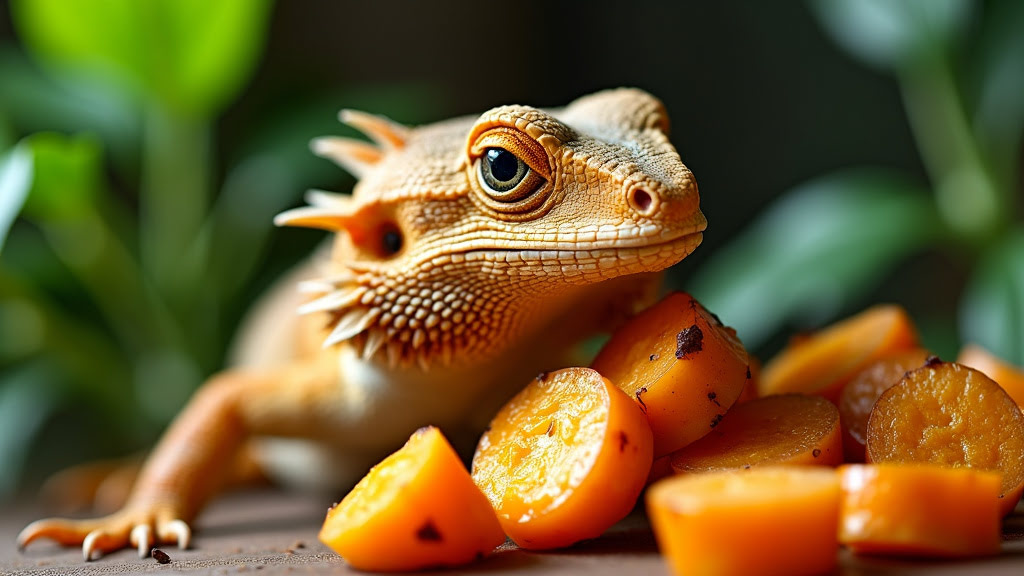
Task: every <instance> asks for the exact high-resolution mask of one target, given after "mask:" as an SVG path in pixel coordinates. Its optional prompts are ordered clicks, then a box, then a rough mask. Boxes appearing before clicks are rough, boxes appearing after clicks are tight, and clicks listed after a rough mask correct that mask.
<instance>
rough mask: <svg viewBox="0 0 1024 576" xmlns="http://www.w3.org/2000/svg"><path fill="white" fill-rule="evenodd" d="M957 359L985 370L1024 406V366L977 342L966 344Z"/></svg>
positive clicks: (982, 370) (958, 361) (1011, 396)
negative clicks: (1015, 363) (1015, 364)
mask: <svg viewBox="0 0 1024 576" xmlns="http://www.w3.org/2000/svg"><path fill="white" fill-rule="evenodd" d="M956 361H957V363H958V364H963V365H964V366H970V367H971V368H974V369H975V370H979V371H981V372H984V373H985V375H986V376H988V377H989V378H991V379H993V380H995V381H996V384H999V385H1000V386H1002V387H1003V390H1006V393H1007V394H1009V395H1010V398H1013V401H1014V402H1016V403H1017V406H1024V368H1021V367H1020V366H1014V365H1013V364H1010V363H1009V362H1006V361H1004V360H1002V359H1001V358H999V357H998V356H996V355H995V354H992V353H991V352H989V351H988V350H986V349H984V348H982V347H981V346H978V345H977V344H968V345H967V346H964V348H963V349H962V350H960V355H959V356H957V359H956Z"/></svg>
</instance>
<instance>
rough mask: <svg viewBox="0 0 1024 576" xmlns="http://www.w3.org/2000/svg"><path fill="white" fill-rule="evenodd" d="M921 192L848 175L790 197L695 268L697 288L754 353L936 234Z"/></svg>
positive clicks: (850, 295)
mask: <svg viewBox="0 0 1024 576" xmlns="http://www.w3.org/2000/svg"><path fill="white" fill-rule="evenodd" d="M936 222H937V219H936V215H935V210H934V208H933V205H932V203H931V200H930V199H929V197H928V196H927V195H926V194H925V193H924V191H923V190H921V189H920V188H918V187H917V186H914V185H912V184H911V183H909V182H907V181H906V180H905V179H903V178H899V177H896V176H894V175H892V174H889V173H884V172H868V171H861V172H848V173H840V174H836V175H832V176H827V177H824V178H821V179H818V180H814V181H812V182H809V183H807V184H805V185H803V186H801V187H799V188H797V189H794V190H792V191H791V192H789V193H788V194H786V195H785V196H783V197H782V198H781V199H780V200H779V201H777V202H776V203H775V204H774V205H772V206H771V207H769V209H768V210H766V211H765V212H763V213H762V215H761V216H760V217H759V218H758V219H757V220H755V221H754V222H753V223H752V224H751V225H750V226H749V227H748V228H747V230H746V231H745V232H744V233H743V234H742V235H741V236H739V237H737V238H736V239H735V240H733V242H732V243H731V244H729V245H727V246H726V247H725V248H724V249H722V250H720V251H719V252H718V253H716V254H715V256H714V257H712V259H711V260H710V261H709V262H706V263H705V264H704V265H703V267H702V268H701V269H700V270H698V271H697V275H696V277H695V278H694V280H693V282H692V285H691V290H692V292H693V294H694V295H695V296H696V297H697V298H698V299H700V300H701V301H702V302H703V303H704V304H705V305H706V306H707V307H708V308H709V309H710V310H713V311H715V313H717V314H718V315H719V316H720V317H722V319H723V320H725V322H726V323H728V324H730V325H732V326H733V327H735V328H736V330H737V331H738V333H739V335H740V338H741V339H742V340H743V342H744V344H746V345H747V346H749V347H752V348H753V347H756V346H758V345H759V344H761V343H762V342H763V341H764V340H765V339H766V338H768V337H769V336H771V335H772V334H773V333H775V332H776V331H777V330H778V329H780V328H781V327H782V326H783V324H784V323H786V322H787V321H793V320H797V321H799V322H800V323H804V324H819V323H820V322H822V321H824V320H826V319H828V318H829V317H831V316H834V315H835V314H836V313H838V312H839V311H840V310H841V309H842V308H843V307H844V306H849V305H850V304H851V303H852V302H853V301H854V300H855V299H856V298H857V297H858V296H859V295H861V294H862V293H863V292H864V291H865V290H867V289H869V288H871V287H872V286H874V285H875V284H876V282H877V281H878V280H879V277H880V276H882V275H883V274H885V273H886V271H887V270H889V269H891V267H892V266H894V265H895V264H896V263H898V262H899V261H900V260H902V259H904V258H906V257H907V256H908V255H909V254H911V253H913V252H914V251H916V250H918V249H919V248H921V247H922V246H923V245H925V244H926V243H927V242H928V241H929V240H930V239H932V238H934V237H935V234H936V231H937V230H936V228H937V224H936Z"/></svg>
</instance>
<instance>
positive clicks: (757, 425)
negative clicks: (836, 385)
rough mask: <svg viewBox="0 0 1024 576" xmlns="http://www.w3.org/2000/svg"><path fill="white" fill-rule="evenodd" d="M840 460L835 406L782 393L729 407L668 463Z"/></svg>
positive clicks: (682, 466) (693, 467)
mask: <svg viewBox="0 0 1024 576" xmlns="http://www.w3.org/2000/svg"><path fill="white" fill-rule="evenodd" d="M842 461H843V448H842V436H841V434H840V427H839V412H838V410H836V407H835V406H834V405H833V404H832V403H831V402H829V401H828V400H825V399H824V398H822V397H820V396H806V395H803V394H783V395H776V396H766V397H764V398H759V399H757V400H751V401H750V402H745V403H743V404H739V405H737V406H734V407H733V408H732V410H730V411H729V413H728V414H726V415H725V418H723V419H722V423H721V424H719V425H718V426H716V427H715V429H714V430H712V431H711V432H710V433H709V434H708V435H707V436H704V437H703V438H701V439H700V440H697V441H696V442H694V443H693V444H690V445H689V446H686V447H684V448H682V449H680V450H678V451H677V452H675V453H674V454H673V455H672V460H671V466H672V470H673V471H674V472H675V473H677V474H681V473H689V472H708V471H714V470H729V469H743V468H749V467H754V466H771V465H778V464H819V465H823V466H838V465H839V464H841V463H842Z"/></svg>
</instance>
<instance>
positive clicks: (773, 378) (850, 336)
mask: <svg viewBox="0 0 1024 576" xmlns="http://www.w3.org/2000/svg"><path fill="white" fill-rule="evenodd" d="M916 346H917V331H916V330H915V328H914V325H913V322H911V320H910V317H909V316H907V313H906V312H904V310H903V309H902V308H900V307H899V306H894V305H880V306H875V307H872V308H869V309H867V310H865V311H863V312H861V313H860V314H857V315H856V316H852V317H850V318H847V319H845V320H842V321H840V322H837V323H835V324H833V325H831V326H828V327H827V328H824V329H823V330H821V331H819V332H815V333H813V334H810V335H807V336H806V337H803V338H800V339H798V340H794V341H793V342H792V343H791V344H790V345H789V346H787V347H786V348H785V349H784V350H782V352H780V353H779V354H778V355H777V356H775V357H774V358H772V360H771V361H770V362H768V364H766V365H765V367H764V370H763V371H762V372H761V383H760V384H761V385H760V390H759V392H760V394H761V396H767V395H769V394H782V393H786V392H800V393H804V394H819V395H821V396H824V397H825V398H828V399H829V400H831V401H833V402H836V401H837V400H838V397H839V391H840V390H842V387H843V385H844V384H846V382H848V381H849V380H850V378H851V377H852V376H853V375H854V374H855V373H857V371H858V370H860V369H861V368H862V367H864V366H865V365H866V364H868V363H870V362H873V361H875V360H877V359H878V358H881V357H882V356H884V355H885V354H888V353H890V352H893V351H896V350H905V349H908V348H914V347H916Z"/></svg>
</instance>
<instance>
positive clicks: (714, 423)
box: [711, 414, 722, 428]
mask: <svg viewBox="0 0 1024 576" xmlns="http://www.w3.org/2000/svg"><path fill="white" fill-rule="evenodd" d="M721 421H722V415H721V414H715V417H714V418H712V419H711V427H712V428H714V427H715V426H718V424H719V423H720V422H721Z"/></svg>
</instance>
